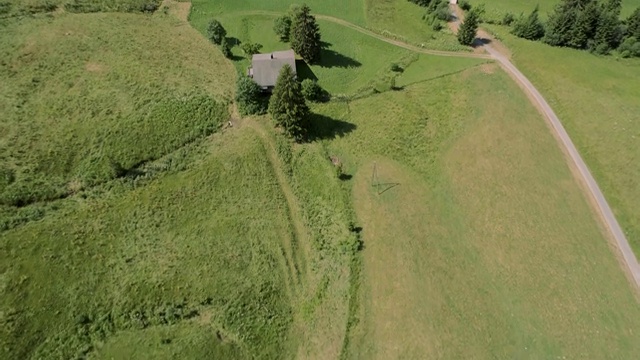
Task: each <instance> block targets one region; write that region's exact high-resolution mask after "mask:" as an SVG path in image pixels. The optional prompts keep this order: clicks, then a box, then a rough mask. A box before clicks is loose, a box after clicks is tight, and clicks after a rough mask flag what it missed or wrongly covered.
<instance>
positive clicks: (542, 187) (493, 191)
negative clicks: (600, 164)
mask: <svg viewBox="0 0 640 360" xmlns="http://www.w3.org/2000/svg"><path fill="white" fill-rule="evenodd" d="M421 61H433V60H431V58H429V57H425V58H424V59H421V60H419V61H418V62H417V63H414V64H412V65H411V67H410V68H409V70H408V71H406V72H405V73H404V74H403V75H402V76H401V77H400V78H399V81H404V82H406V83H412V82H415V81H413V79H408V78H405V79H403V76H413V75H412V74H411V72H410V71H411V68H412V67H417V66H423V67H424V68H432V67H429V66H427V65H418V64H420V62H421ZM434 75H435V74H434ZM431 78H433V79H432V80H430V81H423V82H418V83H416V84H414V85H409V86H406V87H405V88H404V90H402V91H396V92H389V93H385V94H380V95H374V96H371V97H369V98H363V99H360V100H356V101H351V102H349V103H343V104H338V103H331V104H325V105H321V106H317V107H315V111H317V112H320V113H322V114H324V115H325V116H326V117H328V118H331V119H333V121H336V122H337V121H340V122H339V123H338V124H341V126H343V127H344V126H346V125H344V124H351V125H350V127H351V128H352V129H353V130H352V131H350V132H346V133H344V134H343V136H338V137H335V138H333V137H331V138H330V139H329V140H327V141H325V142H324V145H325V146H326V148H327V152H328V153H330V154H334V155H337V156H339V157H340V158H341V159H342V160H343V162H344V163H345V165H346V168H347V172H348V173H349V174H351V175H352V176H353V179H352V180H351V181H352V182H353V190H352V193H351V196H352V199H353V203H354V206H355V210H356V213H357V219H358V221H359V223H358V225H360V226H362V228H363V230H362V236H363V240H364V250H363V252H362V256H363V264H364V267H363V282H362V284H361V286H362V290H363V291H362V292H361V294H360V304H361V307H360V309H356V312H355V314H354V316H355V318H357V319H358V320H359V322H358V325H357V326H354V327H353V328H352V329H351V331H350V338H349V346H348V347H347V354H348V355H350V356H351V357H354V358H362V357H364V358H415V357H425V354H428V355H426V356H427V357H431V358H444V359H449V358H514V357H515V358H520V357H530V358H557V357H562V356H566V357H567V358H572V357H596V358H612V359H614V358H629V357H633V355H632V354H634V353H636V352H637V351H638V350H639V349H638V343H637V342H636V341H635V334H636V333H637V332H638V331H640V320H638V318H639V315H640V310H639V309H638V306H637V299H636V298H635V297H634V296H633V294H632V292H631V290H630V288H629V285H628V282H627V280H626V278H625V276H624V275H623V273H622V271H621V268H620V265H619V264H618V262H617V261H616V259H615V257H614V255H613V254H612V252H611V250H610V248H609V247H608V245H607V240H606V239H605V238H604V235H603V233H602V231H601V229H600V228H599V227H598V225H597V219H596V217H595V215H594V214H593V213H592V211H591V210H590V208H589V206H588V204H587V202H586V200H585V198H584V195H583V193H582V191H581V190H580V188H579V187H578V186H577V184H576V183H575V181H574V179H573V176H572V174H571V172H570V170H569V169H568V168H567V165H566V164H565V162H564V158H563V155H562V154H561V151H560V150H559V149H558V147H557V145H556V144H555V140H554V139H553V137H552V136H550V135H549V132H548V129H547V128H546V126H545V124H544V122H543V121H542V119H540V118H539V116H538V115H537V112H536V111H535V110H534V109H533V107H532V106H531V105H530V104H529V102H528V100H527V99H526V97H524V96H523V95H522V94H521V93H520V92H519V90H518V88H517V86H516V85H515V84H513V82H512V81H511V80H510V79H509V78H508V76H507V75H505V74H504V73H502V72H501V71H500V70H499V69H498V68H497V67H496V66H495V65H481V66H480V67H479V68H478V67H477V68H475V69H473V70H468V71H466V72H463V73H460V74H453V75H451V76H444V77H441V76H431ZM434 89H437V91H434ZM506 94H508V96H506ZM496 98H500V99H501V101H499V102H498V101H495V99H496ZM374 162H375V163H376V167H377V169H378V170H377V172H378V178H379V182H380V183H382V185H381V186H380V187H379V188H375V187H372V186H371V178H372V170H373V165H374ZM379 192H381V193H382V194H378V193H379Z"/></svg>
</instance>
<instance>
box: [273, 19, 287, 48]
mask: <svg viewBox="0 0 640 360" xmlns="http://www.w3.org/2000/svg"><path fill="white" fill-rule="evenodd" d="M273 31H274V32H275V33H276V35H278V38H280V41H282V42H288V41H289V35H290V34H291V17H290V16H289V15H282V16H280V17H279V18H277V19H276V20H275V21H274V22H273Z"/></svg>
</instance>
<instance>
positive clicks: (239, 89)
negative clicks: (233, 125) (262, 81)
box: [236, 76, 267, 115]
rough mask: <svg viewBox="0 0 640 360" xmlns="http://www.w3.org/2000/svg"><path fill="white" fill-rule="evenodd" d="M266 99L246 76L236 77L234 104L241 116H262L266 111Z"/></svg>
mask: <svg viewBox="0 0 640 360" xmlns="http://www.w3.org/2000/svg"><path fill="white" fill-rule="evenodd" d="M265 99H266V97H264V96H263V95H262V89H260V85H258V84H256V82H255V81H253V79H251V78H249V77H247V76H240V77H238V81H237V82H236V103H237V104H238V111H239V112H240V114H242V115H256V114H264V113H265V112H266V110H267V104H266V101H265Z"/></svg>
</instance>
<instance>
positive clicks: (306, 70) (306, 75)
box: [296, 60, 318, 81]
mask: <svg viewBox="0 0 640 360" xmlns="http://www.w3.org/2000/svg"><path fill="white" fill-rule="evenodd" d="M296 75H297V76H298V80H300V81H302V80H305V79H310V80H314V81H318V77H317V76H316V74H314V73H313V71H312V70H311V68H310V67H309V65H307V63H306V62H305V61H304V60H296Z"/></svg>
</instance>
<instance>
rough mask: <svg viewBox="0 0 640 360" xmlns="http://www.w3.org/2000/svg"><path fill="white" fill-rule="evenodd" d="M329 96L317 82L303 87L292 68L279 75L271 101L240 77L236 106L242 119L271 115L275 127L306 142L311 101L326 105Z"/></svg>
mask: <svg viewBox="0 0 640 360" xmlns="http://www.w3.org/2000/svg"><path fill="white" fill-rule="evenodd" d="M328 97H329V94H328V93H327V91H326V90H324V89H323V88H322V87H320V85H318V83H317V82H316V81H314V80H310V79H305V80H303V81H302V83H300V82H299V81H298V80H297V79H296V74H295V73H294V72H293V69H292V68H291V66H289V65H284V66H283V67H282V69H281V70H280V74H279V75H278V80H277V81H276V86H275V87H274V89H273V93H272V94H271V98H268V97H267V95H266V94H265V93H263V92H262V89H260V86H259V85H258V84H256V83H255V81H253V79H251V78H249V77H246V76H241V77H240V78H239V79H238V82H237V88H236V103H237V104H238V111H239V112H240V114H242V115H259V114H264V113H266V112H268V113H269V115H271V117H272V118H273V120H274V121H275V123H276V126H278V127H280V128H282V129H283V130H284V131H285V132H286V134H287V135H289V136H290V137H291V138H293V139H295V140H296V141H303V140H304V139H305V138H306V137H307V132H308V129H309V125H310V124H309V107H308V106H307V100H308V101H325V100H327V98H328Z"/></svg>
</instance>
